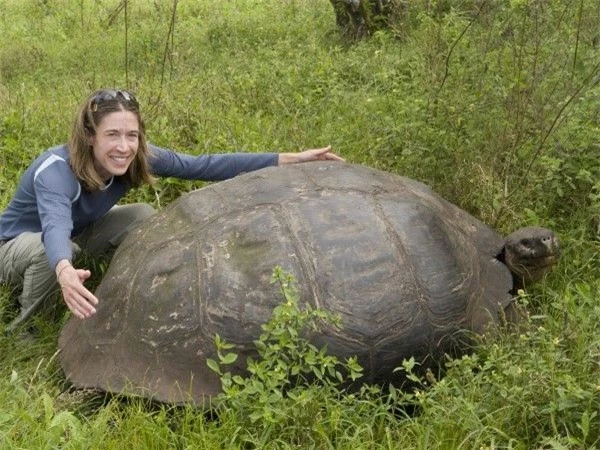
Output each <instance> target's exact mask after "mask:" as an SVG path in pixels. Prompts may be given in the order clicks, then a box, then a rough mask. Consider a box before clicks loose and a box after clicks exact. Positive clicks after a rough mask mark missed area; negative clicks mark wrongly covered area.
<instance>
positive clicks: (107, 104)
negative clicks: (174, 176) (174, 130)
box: [68, 89, 154, 191]
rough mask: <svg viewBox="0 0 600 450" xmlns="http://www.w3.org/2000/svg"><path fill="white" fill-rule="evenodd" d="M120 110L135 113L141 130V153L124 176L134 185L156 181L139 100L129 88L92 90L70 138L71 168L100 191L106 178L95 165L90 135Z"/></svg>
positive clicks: (88, 185) (84, 185) (88, 186)
mask: <svg viewBox="0 0 600 450" xmlns="http://www.w3.org/2000/svg"><path fill="white" fill-rule="evenodd" d="M118 111H130V112H132V113H133V114H135V116H136V118H137V120H138V124H139V131H140V135H139V145H138V150H137V153H136V155H135V158H134V160H133V161H132V162H131V164H130V165H129V168H128V169H127V172H125V174H124V175H123V176H124V177H125V178H126V179H127V181H128V182H129V184H130V185H131V186H132V187H137V186H140V185H142V184H143V183H152V182H153V181H154V179H153V177H152V175H151V173H150V165H149V163H148V156H149V152H150V151H149V149H148V143H147V141H146V126H145V125H144V121H143V120H142V116H141V114H140V108H139V105H138V102H137V100H136V99H135V97H134V96H133V94H131V93H129V92H127V91H121V90H114V89H101V90H98V91H95V92H93V93H91V94H90V95H89V96H88V97H87V99H86V100H85V101H84V102H83V103H82V104H81V105H80V106H79V108H78V109H77V114H76V115H75V120H74V121H73V127H72V129H71V135H70V136H69V141H68V147H69V156H70V164H71V168H72V169H73V172H74V173H75V176H76V177H77V179H79V181H80V182H81V183H82V184H83V187H84V189H86V190H88V191H98V190H100V189H102V188H103V187H104V180H103V179H102V178H101V177H100V176H99V175H98V172H96V169H95V167H94V152H93V150H92V145H91V144H90V138H91V137H93V136H95V135H96V130H97V128H98V125H100V122H102V119H104V117H105V116H106V115H107V114H110V113H113V112H118Z"/></svg>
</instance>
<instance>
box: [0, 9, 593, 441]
mask: <svg viewBox="0 0 600 450" xmlns="http://www.w3.org/2000/svg"><path fill="white" fill-rule="evenodd" d="M398 4H399V5H400V6H399V8H400V9H399V10H398V11H396V14H395V15H394V20H393V22H392V23H391V25H390V27H389V28H388V29H387V30H385V31H377V32H375V33H374V34H373V35H372V36H370V37H368V38H365V39H361V40H355V41H348V40H346V39H345V38H344V37H343V36H342V35H341V34H340V33H339V30H338V29H337V28H336V21H335V15H334V13H333V8H332V6H331V3H330V2H329V1H328V0H285V1H281V0H261V1H259V0H231V1H222V0H195V1H192V0H182V1H177V0H173V1H167V0H165V1H154V2H150V1H142V0H130V1H121V2H119V1H116V0H102V1H101V0H80V1H77V2H74V1H66V0H0V208H3V207H5V206H6V205H7V203H8V201H9V200H10V197H11V194H12V192H13V190H14V188H15V186H16V184H17V183H18V180H19V175H20V173H21V172H22V171H23V170H24V168H25V167H26V166H27V164H28V163H29V161H30V160H31V159H33V158H34V157H35V156H36V155H37V154H39V153H40V152H41V151H43V150H44V149H45V148H47V147H49V146H51V145H55V144H58V143H62V142H64V141H65V140H66V138H67V133H68V131H69V128H70V123H71V120H72V115H73V112H74V110H75V107H76V105H77V104H78V103H79V102H80V101H81V99H82V98H84V96H85V95H87V93H88V92H89V91H91V90H93V89H96V88H99V87H115V86H117V87H124V88H128V89H130V90H132V91H134V92H135V93H136V94H137V96H138V98H139V99H140V101H141V103H142V105H143V108H144V109H145V116H146V122H147V127H148V131H149V136H150V139H151V141H153V142H154V143H156V144H159V145H163V146H167V147H171V148H175V149H179V150H185V151H188V152H191V153H197V154H200V153H206V152H222V151H232V150H245V151H262V150H280V151H290V150H299V149H304V148H311V147H318V146H324V145H327V144H332V145H333V147H334V149H335V150H336V152H338V153H339V154H341V155H342V156H344V157H345V158H346V159H347V160H348V161H350V162H354V163H360V164H366V165H369V166H373V167H377V168H380V169H383V170H387V171H391V172H395V173H399V174H402V175H406V176H410V177H413V178H417V179H419V180H422V181H424V182H426V183H428V184H429V185H430V186H432V187H433V188H434V189H435V190H436V191H438V192H439V193H440V194H442V195H443V196H444V197H446V198H447V199H449V200H451V201H453V202H455V203H457V204H458V205H460V206H461V207H463V208H465V209H466V210H468V211H470V212H471V213H472V214H474V215H475V216H477V217H479V218H481V219H482V220H484V221H486V222H487V223H489V224H490V225H491V226H493V227H495V228H497V229H498V230H499V231H500V232H507V231H509V230H512V229H515V228H516V227H519V226H522V225H532V224H536V225H543V226H547V227H552V228H554V229H555V230H556V231H557V233H558V234H559V236H560V238H561V241H562V244H563V248H564V252H563V258H562V261H561V263H560V265H559V267H558V268H557V269H556V270H555V271H554V272H553V274H552V275H551V276H550V277H549V278H548V279H547V280H546V281H545V282H543V283H541V284H540V285H537V286H535V287H533V288H532V289H531V290H529V291H527V292H526V293H524V295H523V297H522V298H521V302H522V303H523V304H524V305H525V306H526V308H527V311H528V312H529V318H528V323H527V326H525V327H523V328H522V329H520V330H516V331H515V330H504V331H502V332H501V333H499V334H497V335H494V336H490V337H487V338H483V339H482V342H481V345H479V346H478V347H477V348H476V349H475V352H474V353H473V355H471V356H469V357H465V358H463V359H461V360H457V361H452V362H449V364H448V366H449V369H448V373H447V374H446V376H445V377H444V378H442V379H437V378H438V377H434V376H430V377H429V378H428V379H426V380H421V381H420V383H421V384H419V383H417V385H418V386H419V389H418V390H417V391H416V393H415V392H412V393H404V394H402V393H399V392H394V391H392V394H391V395H390V396H387V395H382V396H378V395H377V393H376V392H375V391H373V392H364V393H363V395H362V396H361V395H345V394H339V393H338V392H337V390H336V389H335V388H334V387H332V386H331V385H327V388H324V387H322V386H321V387H320V388H314V387H306V388H305V389H304V390H303V391H301V392H302V393H301V394H298V393H297V394H296V395H294V398H282V399H280V400H278V402H275V403H274V404H273V410H274V411H275V410H276V411H277V414H271V415H267V414H264V411H263V414H262V415H261V414H259V415H257V416H255V419H257V420H248V418H247V417H244V415H243V414H241V413H240V414H236V411H241V412H243V411H246V409H247V408H249V407H251V406H252V405H250V404H245V405H244V401H243V399H242V400H240V399H239V398H238V399H236V401H235V402H233V401H232V402H231V404H230V405H229V406H230V408H229V409H226V411H228V413H221V414H218V415H217V416H216V417H214V416H207V415H204V414H202V413H201V412H200V411H198V410H196V409H194V408H191V407H174V406H166V405H162V406H161V405H153V404H150V403H149V402H146V401H144V400H135V399H134V400H132V399H129V400H127V401H125V400H123V399H115V398H105V397H103V396H102V395H101V394H97V393H86V392H81V391H70V390H68V389H67V385H66V383H65V381H64V377H63V375H62V373H61V371H60V368H59V366H58V365H57V363H56V354H55V352H56V341H57V336H58V333H59V330H60V326H61V324H62V323H63V321H64V320H65V309H64V308H62V309H61V308H59V311H58V313H56V312H55V313H54V315H50V316H44V317H40V318H38V319H37V322H36V326H37V328H38V329H39V330H40V335H39V336H38V337H36V338H35V339H34V340H23V339H19V338H16V337H14V336H2V337H0V403H1V404H2V405H4V406H3V407H2V409H1V410H0V447H1V448H57V447H61V448H121V447H122V446H123V443H127V445H128V446H129V447H131V448H156V449H161V448H182V449H183V448H264V447H268V448H291V447H294V448H311V447H312V448H362V447H366V448H427V449H429V448H441V449H446V448H522V449H528V448H556V449H560V448H597V447H600V417H599V416H598V412H599V409H600V381H599V380H600V366H599V364H600V296H599V294H598V292H599V291H600V241H599V239H600V237H599V234H600V230H599V228H600V119H599V112H600V28H599V27H598V23H599V22H600V3H598V2H597V1H595V0H556V1H547V0H498V1H495V0H487V1H486V0H437V1H435V0H414V1H411V2H398ZM200 185H201V183H188V182H180V181H175V180H162V181H160V182H159V183H158V184H157V185H156V186H154V187H153V188H145V189H142V190H138V191H136V192H134V193H132V194H131V195H130V196H129V197H128V199H127V200H128V201H132V200H136V201H139V200H143V201H148V202H151V203H153V205H154V206H155V207H158V208H160V207H163V206H164V205H165V204H167V203H168V202H170V201H172V200H173V199H174V198H176V197H177V196H178V195H179V194H180V193H181V192H183V191H186V190H189V189H192V188H195V187H198V186H200ZM89 264H91V265H92V266H94V265H95V267H94V268H95V272H96V273H101V271H102V264H101V263H99V262H94V261H90V262H89ZM13 301H14V296H12V295H11V292H10V290H9V289H8V288H6V287H3V288H2V290H0V315H1V316H2V317H3V318H4V319H7V317H8V316H10V312H11V311H12V310H13V308H14V306H13ZM5 325H6V320H3V321H1V322H0V330H1V329H2V328H3V327H4V326H5ZM249 401H252V400H251V399H248V402H249ZM225 403H227V401H225ZM236 408H239V409H236ZM245 408H246V409H245ZM292 419H293V420H292Z"/></svg>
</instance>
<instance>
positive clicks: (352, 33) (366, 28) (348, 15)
mask: <svg viewBox="0 0 600 450" xmlns="http://www.w3.org/2000/svg"><path fill="white" fill-rule="evenodd" d="M330 1H331V4H332V5H333V10H334V11H335V19H336V22H337V24H338V26H339V27H340V28H341V30H342V32H343V34H344V35H345V36H347V37H351V38H361V37H364V36H368V35H370V34H372V33H374V32H375V31H377V30H380V29H382V28H386V27H388V26H390V24H391V23H392V19H393V18H394V17H396V16H398V15H399V12H400V10H401V9H402V5H403V4H404V3H405V1H403V0H330Z"/></svg>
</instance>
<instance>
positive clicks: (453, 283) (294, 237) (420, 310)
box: [59, 162, 512, 403]
mask: <svg viewBox="0 0 600 450" xmlns="http://www.w3.org/2000/svg"><path fill="white" fill-rule="evenodd" d="M503 245H504V239H503V237H502V236H500V235H499V234H497V233H496V232H495V231H493V230H491V229H490V228H489V227H487V226H486V225H485V224H483V223H482V222H481V221H479V220H477V219H476V218H474V217H472V216H471V215H469V214H468V213H466V212H465V211H463V210H462V209H460V208H458V207H456V206H455V205H453V204H451V203H449V202H447V201H446V200H444V199H442V198H441V197H439V196H438V195H437V194H435V193H434V192H433V191H432V190H431V189H429V188H428V187H427V186H425V185H424V184H422V183H420V182H417V181H414V180H411V179H408V178H405V177H401V176H397V175H392V174H389V173H385V172H382V171H378V170H375V169H371V168H367V167H363V166H358V165H351V164H346V163H338V162H325V163H323V162H315V163H305V164H298V165H290V166H283V167H271V168H267V169H262V170H259V171H256V172H251V173H247V174H243V175H240V176H238V177H236V178H234V179H231V180H228V181H223V182H219V183H215V184H212V185H209V186H207V187H204V188H202V189H199V190H196V191H193V192H190V193H187V194H185V195H183V196H182V197H180V198H179V199H178V200H176V201H175V202H173V203H172V204H170V205H169V206H167V207H166V208H164V209H163V210H162V211H160V212H158V213H157V214H156V215H154V216H153V217H152V218H151V219H150V220H149V221H147V222H146V223H145V224H144V225H143V226H141V227H139V228H138V229H136V230H134V231H132V232H131V233H130V234H129V236H128V237H127V238H126V239H125V241H124V242H123V243H122V244H121V245H120V247H119V248H118V250H117V252H116V253H115V255H114V258H113V260H112V262H111V264H110V266H109V268H108V270H107V272H106V274H105V276H104V279H103V281H102V282H101V284H100V285H99V287H98V289H97V291H96V296H97V297H98V299H99V301H100V303H99V305H98V307H97V313H96V314H95V315H94V316H93V317H91V318H89V319H86V320H83V321H82V320H79V319H77V318H75V317H73V318H71V319H70V320H69V321H68V322H67V323H66V325H65V327H64V328H63V330H62V332H61V336H60V342H59V346H60V348H61V353H60V360H61V363H62V367H63V369H64V371H65V374H66V376H67V378H68V379H69V380H70V381H71V382H72V383H73V384H74V385H75V386H79V387H93V388H100V389H103V390H107V391H111V392H119V393H130V394H137V395H143V396H148V397H152V398H154V399H157V400H160V401H170V402H181V401H191V402H196V403H203V402H204V401H205V400H207V399H208V398H209V397H210V396H212V395H215V394H217V393H218V392H220V381H219V378H218V376H217V374H215V373H214V372H213V371H212V370H210V369H209V368H208V366H207V363H206V360H207V358H215V355H216V349H215V345H214V337H215V335H216V334H217V333H218V334H219V335H220V336H221V337H222V338H223V339H224V340H226V341H228V342H230V343H233V344H235V345H236V346H237V348H236V349H235V352H236V353H238V355H239V357H238V360H237V362H236V363H235V364H234V366H233V367H230V366H228V369H230V370H231V371H232V372H233V373H243V371H244V368H245V363H246V357H248V356H255V354H256V353H255V348H254V344H253V341H254V340H255V339H257V338H258V336H259V334H260V325H261V324H263V323H265V322H267V321H268V320H269V318H270V315H271V312H272V310H273V308H274V307H275V306H276V305H277V304H279V303H280V302H281V300H282V298H281V294H280V292H279V290H278V289H279V288H278V287H277V286H275V285H271V284H270V283H269V280H270V277H271V274H272V271H273V268H274V266H276V265H279V266H281V267H282V268H283V269H284V270H286V271H288V272H290V273H292V274H293V275H294V276H295V277H296V278H297V280H298V285H299V288H300V297H301V301H302V302H305V303H308V304H310V305H312V306H313V307H315V308H323V309H325V310H328V311H330V312H332V313H334V314H337V315H339V316H340V317H341V322H342V328H341V329H336V328H334V327H326V328H325V329H324V330H322V331H321V332H320V333H319V334H317V335H315V336H313V341H314V342H315V343H316V344H319V345H322V344H327V347H328V351H329V353H330V354H333V355H336V356H338V357H340V358H344V357H350V356H358V360H359V362H360V364H361V365H362V366H363V368H364V373H365V376H364V377H363V380H364V381H365V382H370V383H380V382H383V383H388V382H394V381H395V379H394V377H399V376H400V375H399V374H398V373H396V374H393V373H392V372H393V369H394V368H396V367H398V366H400V365H401V363H402V360H403V359H404V358H409V357H411V356H414V357H416V358H417V359H419V360H422V359H426V358H429V359H430V360H432V361H436V360H439V359H440V357H441V356H442V355H443V353H444V352H446V351H448V350H449V349H450V348H451V346H453V345H454V344H455V343H456V340H455V339H453V336H455V335H456V334H457V331H459V330H465V329H466V330H473V331H480V330H481V329H482V327H484V326H485V325H486V324H488V323H490V322H494V321H496V320H497V311H498V309H499V307H503V306H505V305H507V304H508V303H509V302H510V299H511V296H510V294H509V291H510V289H511V287H512V278H511V275H510V272H509V271H508V269H507V268H506V267H505V266H504V264H502V263H501V262H500V261H498V260H497V259H496V256H497V255H498V253H499V252H500V251H501V249H502V247H503Z"/></svg>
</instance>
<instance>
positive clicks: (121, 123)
mask: <svg viewBox="0 0 600 450" xmlns="http://www.w3.org/2000/svg"><path fill="white" fill-rule="evenodd" d="M139 140H140V124H139V122H138V119H137V116H136V115H135V114H134V113H133V112H131V111H116V112H112V113H109V114H107V115H106V116H104V118H103V119H102V120H101V121H100V123H99V124H98V127H97V129H96V135H95V136H92V137H91V138H90V144H91V145H92V147H93V152H94V168H95V169H96V172H98V175H100V177H101V178H103V179H104V180H108V179H110V177H112V176H113V175H123V174H125V172H127V168H128V167H129V165H130V164H131V162H132V161H133V159H134V158H135V155H136V153H137V151H138V146H139Z"/></svg>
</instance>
